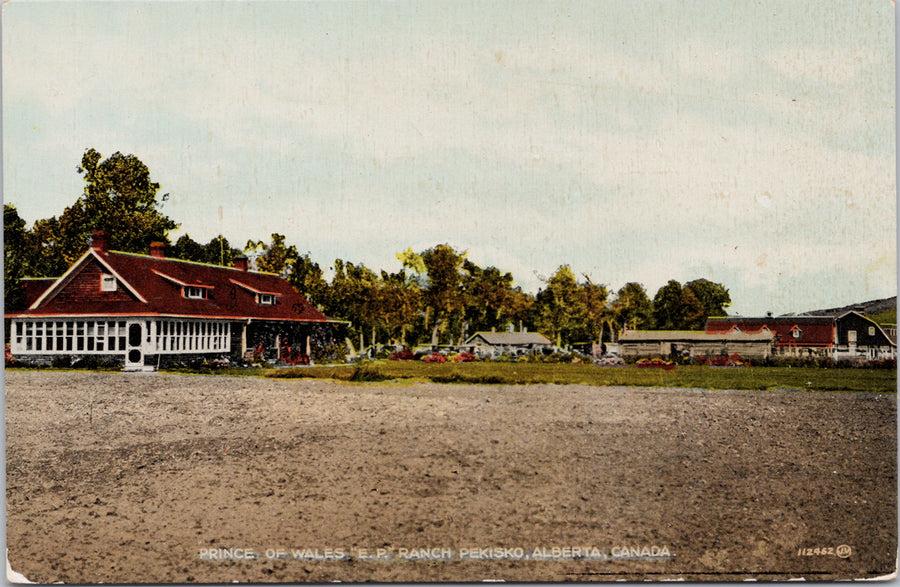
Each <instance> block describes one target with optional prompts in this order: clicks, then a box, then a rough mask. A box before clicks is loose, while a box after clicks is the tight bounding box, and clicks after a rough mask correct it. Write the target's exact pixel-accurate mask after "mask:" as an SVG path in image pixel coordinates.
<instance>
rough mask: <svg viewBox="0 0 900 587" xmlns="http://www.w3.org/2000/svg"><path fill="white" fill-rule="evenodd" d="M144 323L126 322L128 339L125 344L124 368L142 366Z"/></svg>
mask: <svg viewBox="0 0 900 587" xmlns="http://www.w3.org/2000/svg"><path fill="white" fill-rule="evenodd" d="M143 341H144V323H143V322H129V323H128V339H127V344H126V345H125V368H126V369H127V368H132V369H133V368H138V367H143V366H144V345H143Z"/></svg>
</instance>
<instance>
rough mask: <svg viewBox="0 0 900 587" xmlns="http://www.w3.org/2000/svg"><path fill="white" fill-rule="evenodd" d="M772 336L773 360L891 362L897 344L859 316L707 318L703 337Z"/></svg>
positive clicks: (855, 313)
mask: <svg viewBox="0 0 900 587" xmlns="http://www.w3.org/2000/svg"><path fill="white" fill-rule="evenodd" d="M760 332H769V333H772V334H773V335H774V349H773V351H774V352H773V356H775V357H801V358H802V357H813V358H828V359H834V360H842V359H868V360H878V359H894V358H896V356H897V344H896V343H895V342H892V341H891V340H890V338H889V337H888V336H887V334H886V333H885V332H884V331H883V330H882V329H881V327H880V326H879V325H878V324H876V323H875V322H873V321H872V320H870V319H869V318H866V317H865V316H863V315H862V314H860V313H858V312H846V313H844V314H841V315H839V316H766V317H764V318H743V317H728V318H710V319H709V320H707V322H706V333H707V334H715V335H725V334H734V333H744V334H757V333H760Z"/></svg>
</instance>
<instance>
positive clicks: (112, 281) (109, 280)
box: [100, 273, 116, 291]
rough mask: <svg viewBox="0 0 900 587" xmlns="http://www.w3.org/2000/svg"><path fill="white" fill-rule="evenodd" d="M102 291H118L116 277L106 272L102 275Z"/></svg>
mask: <svg viewBox="0 0 900 587" xmlns="http://www.w3.org/2000/svg"><path fill="white" fill-rule="evenodd" d="M100 291H116V278H115V277H113V276H112V275H107V274H106V273H104V274H102V275H101V276H100Z"/></svg>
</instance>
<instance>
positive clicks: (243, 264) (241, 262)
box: [234, 256, 250, 271]
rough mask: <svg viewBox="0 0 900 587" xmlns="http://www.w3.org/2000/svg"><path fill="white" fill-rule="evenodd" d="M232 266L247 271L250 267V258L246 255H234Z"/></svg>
mask: <svg viewBox="0 0 900 587" xmlns="http://www.w3.org/2000/svg"><path fill="white" fill-rule="evenodd" d="M234 268H235V269H239V270H241V271H248V270H249V269H250V260H249V259H247V257H243V256H242V257H235V259H234Z"/></svg>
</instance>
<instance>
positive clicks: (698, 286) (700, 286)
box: [684, 279, 731, 327]
mask: <svg viewBox="0 0 900 587" xmlns="http://www.w3.org/2000/svg"><path fill="white" fill-rule="evenodd" d="M684 289H685V291H690V292H691V293H692V294H694V297H696V298H697V299H698V300H699V301H700V304H701V305H702V306H703V322H704V324H705V323H706V319H707V318H709V317H710V316H725V315H726V314H725V308H727V307H728V306H730V305H731V295H729V293H728V290H727V289H726V288H725V286H723V285H722V284H719V283H713V282H712V281H709V280H708V279H695V280H694V281H689V282H687V283H685V284H684ZM700 327H703V325H701V326H700Z"/></svg>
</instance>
